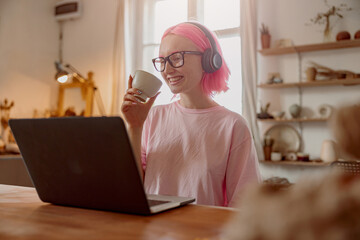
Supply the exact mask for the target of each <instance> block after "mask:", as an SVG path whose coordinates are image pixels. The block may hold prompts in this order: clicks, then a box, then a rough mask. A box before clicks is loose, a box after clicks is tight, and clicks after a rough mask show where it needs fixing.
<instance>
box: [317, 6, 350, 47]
mask: <svg viewBox="0 0 360 240" xmlns="http://www.w3.org/2000/svg"><path fill="white" fill-rule="evenodd" d="M324 2H325V5H326V6H327V7H329V9H328V11H326V12H320V13H317V15H316V16H315V17H314V18H312V19H310V21H311V23H313V24H320V25H322V24H325V29H324V41H325V42H328V41H331V40H332V39H331V30H332V28H333V27H334V25H335V24H331V22H330V18H331V17H337V18H338V19H342V18H344V16H343V15H342V14H341V12H343V11H351V10H352V8H350V7H348V6H347V5H346V3H341V4H340V5H338V6H334V5H333V6H331V5H329V4H328V2H327V0H324Z"/></svg>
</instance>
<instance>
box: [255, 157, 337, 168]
mask: <svg viewBox="0 0 360 240" xmlns="http://www.w3.org/2000/svg"><path fill="white" fill-rule="evenodd" d="M260 163H263V164H269V165H294V166H314V167H327V166H330V165H331V163H327V162H323V161H321V160H320V159H314V160H311V161H310V162H302V161H260Z"/></svg>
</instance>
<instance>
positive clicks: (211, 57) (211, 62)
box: [187, 22, 222, 73]
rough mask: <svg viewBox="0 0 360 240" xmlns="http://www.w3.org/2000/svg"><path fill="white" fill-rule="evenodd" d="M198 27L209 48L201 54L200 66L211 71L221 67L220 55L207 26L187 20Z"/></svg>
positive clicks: (208, 71) (206, 70)
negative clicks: (208, 43) (207, 41)
mask: <svg viewBox="0 0 360 240" xmlns="http://www.w3.org/2000/svg"><path fill="white" fill-rule="evenodd" d="M187 23H189V24H192V25H195V26H196V27H197V28H199V29H200V30H201V31H202V32H203V33H204V34H205V36H206V38H207V39H208V40H209V42H210V48H208V49H206V50H205V52H204V55H203V56H202V67H203V69H204V71H205V72H207V73H213V72H216V71H217V70H219V69H220V68H221V65H222V57H221V55H220V53H219V52H218V50H217V46H216V42H215V40H214V38H213V36H212V34H211V33H210V31H209V30H207V28H205V27H204V26H203V25H201V24H200V23H197V22H187Z"/></svg>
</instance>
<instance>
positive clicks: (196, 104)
mask: <svg viewBox="0 0 360 240" xmlns="http://www.w3.org/2000/svg"><path fill="white" fill-rule="evenodd" d="M179 104H180V105H181V106H183V107H184V108H190V109H206V108H211V107H216V106H219V104H217V103H216V102H215V101H214V100H213V99H212V98H211V97H210V96H207V95H205V94H202V95H196V96H193V95H187V94H184V93H180V101H179Z"/></svg>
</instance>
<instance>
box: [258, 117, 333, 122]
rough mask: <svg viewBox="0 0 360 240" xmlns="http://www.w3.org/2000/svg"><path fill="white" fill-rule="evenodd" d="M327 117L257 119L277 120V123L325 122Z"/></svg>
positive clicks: (262, 120)
mask: <svg viewBox="0 0 360 240" xmlns="http://www.w3.org/2000/svg"><path fill="white" fill-rule="evenodd" d="M328 120H329V119H328V118H292V119H274V118H269V119H258V121H260V122H278V123H290V122H326V121H328Z"/></svg>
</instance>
